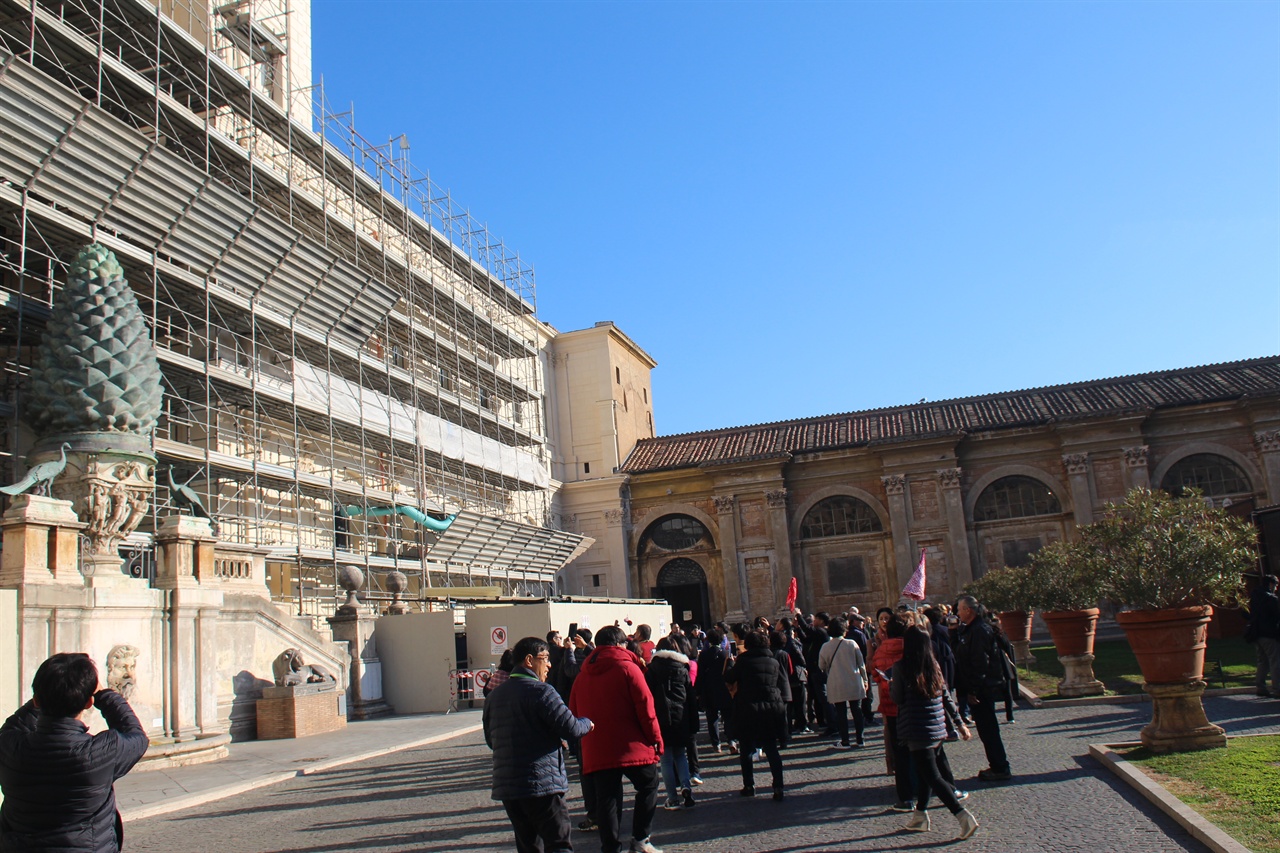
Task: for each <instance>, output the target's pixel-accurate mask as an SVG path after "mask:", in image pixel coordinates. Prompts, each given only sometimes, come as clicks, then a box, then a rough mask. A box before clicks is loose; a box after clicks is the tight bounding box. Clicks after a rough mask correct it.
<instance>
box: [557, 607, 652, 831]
mask: <svg viewBox="0 0 1280 853" xmlns="http://www.w3.org/2000/svg"><path fill="white" fill-rule="evenodd" d="M626 642H627V635H626V634H625V633H624V632H623V631H622V629H621V628H618V627H616V626H613V625H609V626H606V627H604V628H601V629H600V631H599V633H597V634H596V650H595V651H594V652H592V653H591V656H590V657H588V658H587V660H586V662H585V663H584V664H583V665H582V671H581V672H580V673H579V674H578V678H577V680H575V681H574V683H573V692H572V693H570V694H569V709H570V711H572V712H573V714H574V715H575V716H578V717H588V718H590V719H591V720H593V721H595V724H596V727H595V730H594V731H592V732H591V733H590V734H587V735H586V736H585V737H583V738H582V772H583V774H584V776H586V777H587V779H586V780H585V781H587V782H588V783H589V784H590V785H592V786H593V787H594V789H595V792H596V820H597V822H598V823H599V825H600V848H601V851H602V853H619V851H621V850H622V842H621V841H620V840H619V839H618V825H619V824H620V823H621V822H622V777H623V776H626V777H627V779H629V780H630V781H631V784H632V785H634V786H635V789H636V813H635V815H634V817H633V818H632V821H631V851H632V853H662V851H661V850H659V849H658V848H657V847H654V846H653V843H652V842H651V841H650V840H649V828H650V826H652V824H653V815H654V812H655V811H656V810H657V806H658V782H659V773H658V761H659V760H660V759H661V757H662V733H661V732H660V731H659V729H658V717H657V714H656V713H655V712H654V709H653V694H651V693H650V692H649V686H648V685H647V684H645V680H644V672H643V671H642V670H641V669H640V661H639V659H638V658H637V657H636V656H635V655H634V654H632V653H631V652H629V651H627V650H626V649H625V648H624V646H625V645H626Z"/></svg>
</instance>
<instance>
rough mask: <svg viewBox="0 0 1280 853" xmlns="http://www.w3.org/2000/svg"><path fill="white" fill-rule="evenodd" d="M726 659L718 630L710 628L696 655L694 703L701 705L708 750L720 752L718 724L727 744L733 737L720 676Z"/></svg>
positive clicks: (729, 702) (729, 705)
mask: <svg viewBox="0 0 1280 853" xmlns="http://www.w3.org/2000/svg"><path fill="white" fill-rule="evenodd" d="M729 661H730V658H729V655H728V653H727V652H726V651H725V650H724V633H723V632H721V631H720V629H719V628H712V629H711V630H710V631H709V632H708V633H707V647H706V648H705V649H703V650H702V652H701V654H699V655H698V681H697V683H696V684H695V685H694V688H695V690H696V692H697V694H698V701H700V702H701V703H702V710H703V713H705V714H706V715H707V735H708V736H710V738H711V748H712V749H714V750H715V751H716V752H723V751H724V748H723V747H722V746H721V745H720V720H721V718H723V719H724V734H725V739H726V740H728V739H730V738H732V737H733V732H732V730H731V729H730V727H729V726H730V719H731V717H732V714H733V697H732V696H730V695H729V689H728V688H727V687H725V685H724V673H725V670H726V669H728V668H729Z"/></svg>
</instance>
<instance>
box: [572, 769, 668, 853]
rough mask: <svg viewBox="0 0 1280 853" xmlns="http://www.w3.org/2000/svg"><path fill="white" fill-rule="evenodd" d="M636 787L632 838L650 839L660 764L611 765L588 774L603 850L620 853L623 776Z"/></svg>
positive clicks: (659, 778) (603, 851) (655, 807)
mask: <svg viewBox="0 0 1280 853" xmlns="http://www.w3.org/2000/svg"><path fill="white" fill-rule="evenodd" d="M623 776H625V777H627V779H629V780H630V781H631V784H632V785H633V786H634V787H635V789H636V806H635V814H634V815H633V816H632V818H631V837H632V838H635V839H637V840H639V839H643V838H648V837H649V829H650V827H652V826H653V815H654V812H656V811H657V809H658V785H659V783H660V782H661V774H660V772H659V769H658V765H657V764H643V765H640V766H639V767H611V768H609V769H608V770H597V771H596V772H595V773H588V774H587V776H586V777H583V778H584V779H585V778H587V777H590V778H591V784H592V786H593V787H594V788H595V792H596V815H595V817H596V823H598V824H599V825H600V850H601V853H619V851H620V850H621V849H622V845H621V843H620V842H619V841H618V827H619V826H620V825H621V823H622V777H623Z"/></svg>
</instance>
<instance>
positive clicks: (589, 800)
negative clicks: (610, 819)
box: [582, 773, 600, 824]
mask: <svg viewBox="0 0 1280 853" xmlns="http://www.w3.org/2000/svg"><path fill="white" fill-rule="evenodd" d="M582 808H583V810H584V811H586V813H587V817H588V818H589V819H590V820H594V821H595V822H596V823H597V824H599V823H600V821H599V820H597V819H596V814H597V812H596V781H595V779H592V778H591V774H588V773H583V774H582Z"/></svg>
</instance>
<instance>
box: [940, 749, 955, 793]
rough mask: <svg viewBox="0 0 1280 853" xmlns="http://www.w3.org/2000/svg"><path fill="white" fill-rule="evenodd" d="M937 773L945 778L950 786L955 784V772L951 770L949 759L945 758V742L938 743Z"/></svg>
mask: <svg viewBox="0 0 1280 853" xmlns="http://www.w3.org/2000/svg"><path fill="white" fill-rule="evenodd" d="M937 753H938V758H937V761H938V775H939V776H941V777H942V778H943V779H944V780H946V782H947V784H948V785H950V786H951V787H952V788H954V787H955V786H956V777H955V774H954V773H952V772H951V760H950V759H949V758H947V750H946V744H943V743H940V744H938V750H937Z"/></svg>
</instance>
